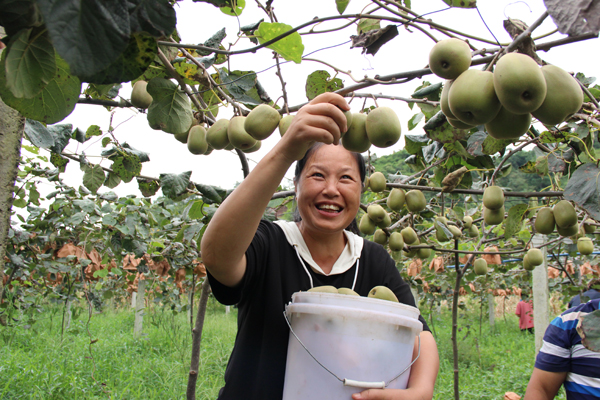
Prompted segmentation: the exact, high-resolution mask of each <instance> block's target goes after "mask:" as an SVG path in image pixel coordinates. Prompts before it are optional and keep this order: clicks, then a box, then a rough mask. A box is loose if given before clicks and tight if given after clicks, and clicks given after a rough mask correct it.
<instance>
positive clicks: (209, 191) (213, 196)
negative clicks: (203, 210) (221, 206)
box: [196, 183, 223, 204]
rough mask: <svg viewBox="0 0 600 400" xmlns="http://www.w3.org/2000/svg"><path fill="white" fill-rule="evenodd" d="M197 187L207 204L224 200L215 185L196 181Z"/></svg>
mask: <svg viewBox="0 0 600 400" xmlns="http://www.w3.org/2000/svg"><path fill="white" fill-rule="evenodd" d="M196 189H198V191H199V192H200V193H202V198H203V200H204V202H205V203H207V204H213V203H221V202H222V201H223V199H222V198H221V196H220V195H219V193H217V190H216V188H215V187H214V186H210V185H204V184H202V183H196Z"/></svg>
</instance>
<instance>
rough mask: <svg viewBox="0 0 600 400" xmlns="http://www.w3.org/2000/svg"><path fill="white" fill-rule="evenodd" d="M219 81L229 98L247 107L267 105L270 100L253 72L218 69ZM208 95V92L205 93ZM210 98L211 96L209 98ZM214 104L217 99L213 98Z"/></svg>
mask: <svg viewBox="0 0 600 400" xmlns="http://www.w3.org/2000/svg"><path fill="white" fill-rule="evenodd" d="M218 71H219V75H218V76H219V79H220V80H221V82H222V83H223V84H224V87H225V88H226V89H227V90H228V91H229V93H230V94H231V96H232V97H233V98H234V99H236V100H237V101H239V102H241V103H244V104H248V105H259V104H263V103H269V102H270V101H271V99H270V98H269V96H268V95H267V94H266V93H265V91H264V89H263V88H262V86H261V85H260V82H258V80H257V78H256V72H254V71H231V72H229V71H227V69H226V68H220V69H219V70H218ZM207 93H208V92H207ZM211 98H212V96H211ZM213 101H214V103H213V104H216V101H217V98H214V100H213Z"/></svg>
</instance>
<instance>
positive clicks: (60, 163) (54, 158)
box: [50, 153, 69, 172]
mask: <svg viewBox="0 0 600 400" xmlns="http://www.w3.org/2000/svg"><path fill="white" fill-rule="evenodd" d="M50 162H51V163H52V165H54V166H55V167H56V168H58V170H59V171H60V172H65V168H66V166H67V164H68V163H69V159H68V158H66V157H63V156H61V155H60V154H57V153H52V154H51V155H50Z"/></svg>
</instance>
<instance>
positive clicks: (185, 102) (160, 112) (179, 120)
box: [146, 78, 194, 134]
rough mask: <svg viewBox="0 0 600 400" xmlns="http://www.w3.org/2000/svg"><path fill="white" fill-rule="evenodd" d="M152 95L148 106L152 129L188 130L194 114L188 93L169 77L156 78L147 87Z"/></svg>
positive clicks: (169, 131) (170, 131)
mask: <svg viewBox="0 0 600 400" xmlns="http://www.w3.org/2000/svg"><path fill="white" fill-rule="evenodd" d="M146 90H148V93H150V95H151V96H152V104H150V108H148V123H149V124H150V127H151V128H152V129H157V130H162V131H165V132H168V133H173V134H177V133H183V132H187V131H188V130H189V129H190V127H191V126H192V122H193V120H194V116H193V114H192V106H191V104H190V99H189V98H188V97H187V95H186V94H185V93H184V92H183V91H181V90H180V89H179V87H178V86H177V85H176V84H174V83H173V82H171V81H170V80H168V79H163V78H154V79H152V80H151V81H150V82H148V86H147V87H146Z"/></svg>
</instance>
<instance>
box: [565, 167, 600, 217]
mask: <svg viewBox="0 0 600 400" xmlns="http://www.w3.org/2000/svg"><path fill="white" fill-rule="evenodd" d="M564 196H565V199H567V200H571V201H572V202H574V203H575V204H577V205H578V206H579V207H581V208H583V209H584V210H585V211H587V212H588V214H589V215H590V217H592V218H594V219H595V220H596V221H600V168H598V167H597V166H596V165H595V164H592V163H587V164H583V165H581V166H580V167H579V168H577V171H575V172H574V173H573V175H572V176H571V179H569V183H567V187H565V191H564Z"/></svg>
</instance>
